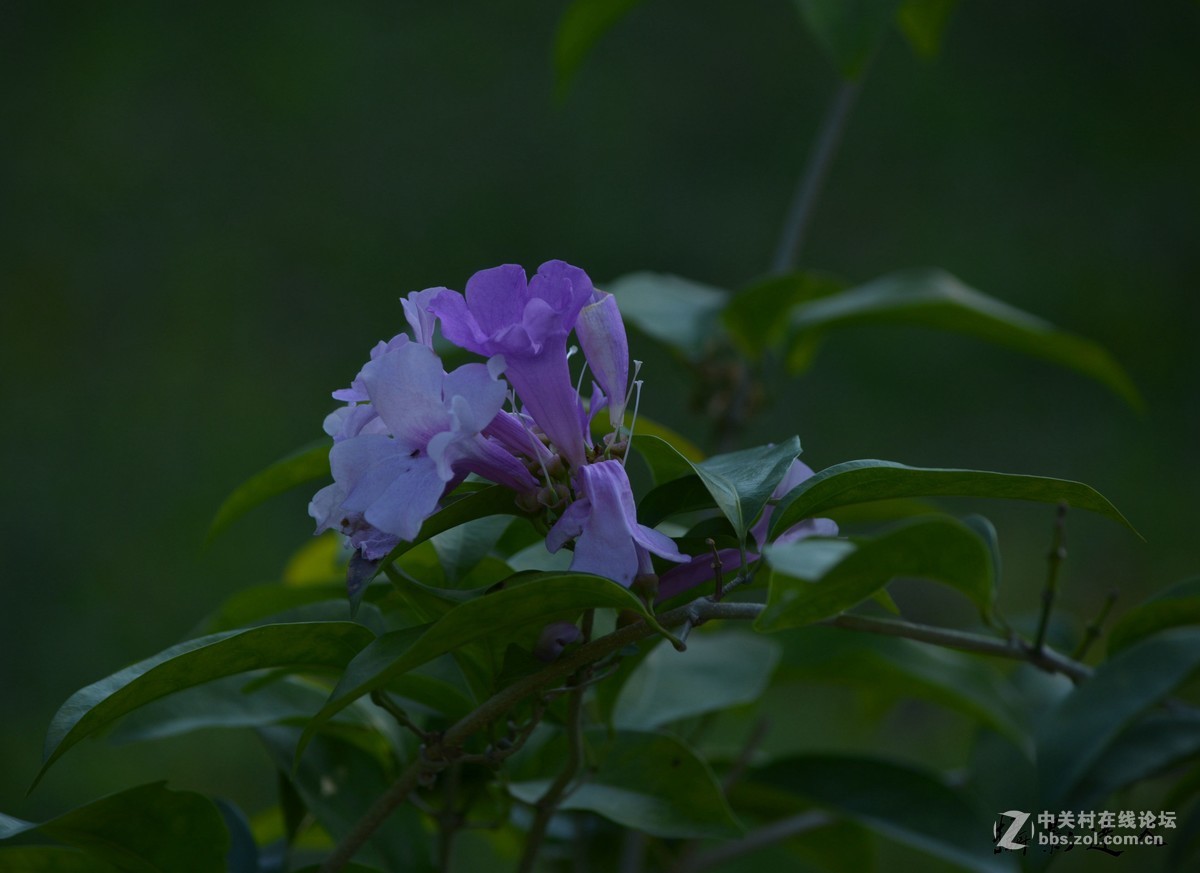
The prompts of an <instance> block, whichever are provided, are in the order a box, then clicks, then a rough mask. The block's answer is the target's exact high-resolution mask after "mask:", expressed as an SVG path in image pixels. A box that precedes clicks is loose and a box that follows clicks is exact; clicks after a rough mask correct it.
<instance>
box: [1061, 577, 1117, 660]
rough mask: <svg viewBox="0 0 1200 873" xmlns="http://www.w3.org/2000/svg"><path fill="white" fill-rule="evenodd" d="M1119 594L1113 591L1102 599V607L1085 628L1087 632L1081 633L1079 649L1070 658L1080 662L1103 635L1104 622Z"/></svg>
mask: <svg viewBox="0 0 1200 873" xmlns="http://www.w3.org/2000/svg"><path fill="white" fill-rule="evenodd" d="M1120 595H1121V592H1119V591H1117V590H1116V589H1113V590H1112V591H1110V592H1108V596H1107V597H1106V598H1104V605H1103V606H1101V607H1100V612H1099V613H1098V614H1097V615H1096V617H1095V618H1094V619H1093V620H1092V623H1091V624H1089V625H1088V626H1087V630H1086V631H1084V633H1083V639H1082V640H1080V641H1079V647H1078V648H1076V649H1075V651H1074V652H1072V653H1071V657H1072V658H1074V659H1075V660H1076V661H1082V660H1083V659H1084V657H1085V656H1086V655H1087V653H1088V650H1089V649H1091V647H1092V644H1093V643H1095V642H1096V640H1098V639H1100V635H1101V634H1102V633H1104V622H1105V621H1107V620H1108V614H1109V613H1110V612H1112V608H1113V604H1114V603H1116V602H1117V598H1118V597H1120Z"/></svg>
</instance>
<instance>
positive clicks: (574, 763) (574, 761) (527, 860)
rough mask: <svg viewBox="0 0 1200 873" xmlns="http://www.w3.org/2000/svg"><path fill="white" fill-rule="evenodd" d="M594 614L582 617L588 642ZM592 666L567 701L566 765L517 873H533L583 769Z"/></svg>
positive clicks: (540, 805)
mask: <svg viewBox="0 0 1200 873" xmlns="http://www.w3.org/2000/svg"><path fill="white" fill-rule="evenodd" d="M594 617H595V612H594V611H593V610H591V609H589V610H588V611H587V612H585V613H584V614H583V638H584V639H585V640H589V639H590V638H591V635H592V621H593V619H594ZM591 671H592V665H590V664H589V665H587V666H585V667H583V668H581V669H580V671H579V675H578V676H577V677H576V679H575V688H574V690H572V691H571V695H570V696H569V697H568V698H567V761H566V763H565V764H564V765H563V768H562V770H560V771H559V773H558V775H557V776H556V777H555V778H554V781H553V782H551V783H550V787H549V788H547V789H546V792H545V793H544V794H543V795H542V796H541V797H540V798H538V801H537V803H536V804H535V805H534V808H535V809H536V810H537V813H536V814H535V815H534V818H533V824H532V825H531V826H530V828H529V836H527V837H526V838H525V848H524V851H523V852H522V854H521V863H520V865H519V866H518V867H517V870H518V873H531V871H532V870H533V865H534V864H535V863H537V856H538V852H540V851H541V848H542V842H543V841H544V840H545V839H546V830H547V828H549V827H550V820H551V819H552V818H554V813H556V812H557V811H558V805H559V804H560V803H562V801H563V798H564V797H566V795H567V789H568V788H570V786H571V783H572V782H574V781H575V776H576V775H577V774H578V773H579V769H580V767H582V766H583V698H584V695H586V694H587V686H588V679H589V678H591Z"/></svg>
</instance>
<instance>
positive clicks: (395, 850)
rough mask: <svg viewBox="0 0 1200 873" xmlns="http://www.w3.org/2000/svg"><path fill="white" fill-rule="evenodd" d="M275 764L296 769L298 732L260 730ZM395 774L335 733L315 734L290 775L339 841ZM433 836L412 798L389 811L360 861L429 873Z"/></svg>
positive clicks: (282, 768)
mask: <svg viewBox="0 0 1200 873" xmlns="http://www.w3.org/2000/svg"><path fill="white" fill-rule="evenodd" d="M258 735H259V738H260V739H261V740H262V741H263V745H265V746H266V748H267V751H268V753H269V754H270V755H271V759H272V760H273V761H274V762H275V766H276V767H278V768H279V769H280V771H282V772H283V773H288V772H290V771H291V768H292V759H293V750H294V749H295V748H296V741H297V739H298V738H299V736H300V731H299V730H298V729H294V728H286V727H273V728H263V729H262V730H259V731H258ZM393 775H394V774H391V773H388V772H387V771H386V770H384V769H383V768H381V767H380V766H379V763H378V761H377V760H376V759H375V758H374V757H373V756H371V755H370V754H368V753H367V752H365V751H363V750H362V749H360V748H359V747H358V746H356V745H354V744H353V743H351V742H347V741H346V740H344V739H341V738H339V737H335V736H321V737H317V738H316V740H315V741H314V742H313V743H312V745H311V747H310V749H309V753H308V754H307V755H305V757H304V758H303V759H302V760H300V761H299V763H298V764H297V765H296V770H295V773H293V774H292V775H291V777H290V779H291V782H292V784H293V785H294V786H295V789H296V791H297V792H298V793H299V795H300V797H301V798H302V799H303V801H304V804H305V806H307V807H308V809H309V811H310V812H311V813H312V814H313V816H314V817H315V818H316V819H317V821H318V822H320V823H321V825H322V826H323V827H324V828H325V829H326V830H327V831H328V832H329V834H330V835H331V836H332V837H333V838H334V839H335V840H341V839H344V838H345V837H346V836H347V835H348V834H349V833H350V832H351V831H352V830H353V829H354V827H355V825H357V824H358V822H359V821H360V820H361V819H362V817H363V816H364V815H366V813H367V811H368V810H369V809H370V808H371V807H372V805H373V804H374V803H375V802H376V801H377V800H378V799H379V797H380V796H381V795H383V794H384V793H385V792H386V791H387V790H388V788H389V787H390V786H391V783H392V777H393ZM430 843H431V840H430V837H429V835H428V834H427V833H426V831H425V829H424V828H423V827H422V823H421V814H420V813H419V812H418V811H417V809H416V808H415V807H414V806H413V805H412V804H411V803H404V804H401V805H400V806H399V807H398V808H397V809H395V810H393V811H392V812H391V813H389V814H388V816H387V818H386V819H385V820H384V821H382V822H381V823H380V824H379V827H377V828H376V829H375V830H374V831H373V832H372V834H371V837H370V839H368V841H367V842H366V844H365V845H364V847H363V848H364V851H363V852H361V853H360V855H359V856H358V857H359V860H360V861H363V862H364V863H368V864H372V865H373V864H376V863H378V864H379V866H380V869H384V870H403V871H405V873H427V871H428V873H431V871H433V870H434V869H436V868H435V867H434V865H433V862H432V860H431V858H430Z"/></svg>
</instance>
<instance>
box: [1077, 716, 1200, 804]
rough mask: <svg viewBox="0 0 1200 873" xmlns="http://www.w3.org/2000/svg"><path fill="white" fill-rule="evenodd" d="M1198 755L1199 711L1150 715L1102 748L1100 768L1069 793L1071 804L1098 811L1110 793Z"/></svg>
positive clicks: (1199, 742) (1199, 748) (1199, 734)
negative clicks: (1070, 794) (1105, 747)
mask: <svg viewBox="0 0 1200 873" xmlns="http://www.w3.org/2000/svg"><path fill="white" fill-rule="evenodd" d="M1198 755H1200V712H1196V711H1195V710H1180V711H1177V712H1152V713H1150V714H1149V715H1147V716H1146V717H1145V718H1143V719H1141V720H1140V721H1138V722H1136V723H1134V724H1132V725H1130V726H1129V727H1128V728H1127V729H1126V730H1125V731H1123V732H1122V733H1121V734H1120V735H1118V736H1117V738H1116V739H1115V740H1113V743H1112V745H1110V746H1109V747H1108V748H1107V749H1105V751H1104V755H1103V759H1102V762H1101V764H1100V766H1097V767H1093V768H1092V769H1091V770H1090V771H1089V772H1088V775H1087V777H1086V778H1085V779H1083V780H1082V781H1081V783H1080V785H1079V786H1078V788H1077V789H1076V790H1075V792H1074V793H1073V794H1072V805H1073V806H1075V807H1076V808H1079V809H1085V808H1088V807H1095V808H1097V809H1099V808H1100V806H1099V805H1100V804H1102V803H1103V802H1104V801H1105V799H1107V798H1108V797H1110V796H1112V794H1113V793H1114V792H1116V791H1119V790H1120V789H1122V788H1125V787H1126V786H1129V785H1133V784H1134V783H1136V782H1140V781H1141V780H1143V779H1149V778H1151V777H1153V776H1157V775H1159V774H1160V773H1162V772H1164V771H1165V770H1167V769H1168V768H1172V767H1175V766H1177V765H1179V764H1180V763H1181V762H1182V761H1186V760H1192V759H1195V758H1196V757H1197V756H1198ZM1167 806H1168V807H1169V806H1170V804H1167Z"/></svg>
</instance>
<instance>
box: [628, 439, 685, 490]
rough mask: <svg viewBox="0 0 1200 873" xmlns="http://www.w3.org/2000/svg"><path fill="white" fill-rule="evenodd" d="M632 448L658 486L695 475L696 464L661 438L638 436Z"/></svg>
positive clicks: (633, 440) (633, 441)
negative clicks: (640, 457) (648, 469)
mask: <svg viewBox="0 0 1200 873" xmlns="http://www.w3.org/2000/svg"><path fill="white" fill-rule="evenodd" d="M631 447H632V449H633V451H634V452H636V453H637V454H639V455H641V456H642V459H643V460H645V462H646V466H647V467H649V468H650V473H651V475H652V476H653V477H654V481H655V483H656V484H658V485H662V484H664V483H666V482H671V481H673V480H675V479H680V478H682V477H684V476H692V475H694V470H695V462H694V461H692V460H691V459H690V458H688V457H687V456H686V455H684V454H682V453H681V452H680V451H679V450H678V449H676V448H675V446H673V445H672V444H671V443H669V442H667V441H666V440H664V439H661V438H660V437H656V436H651V435H649V434H637V435H635V436H634V437H633V439H632V440H631Z"/></svg>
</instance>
